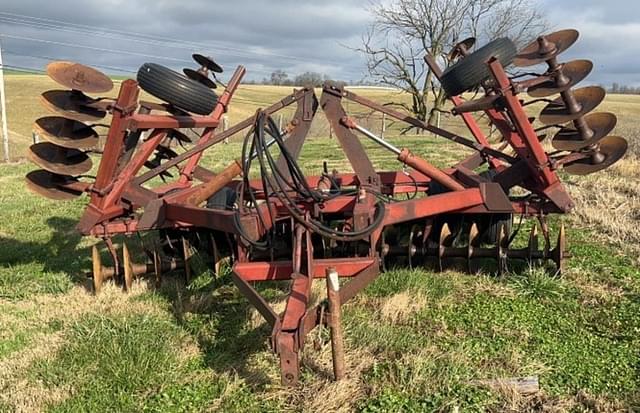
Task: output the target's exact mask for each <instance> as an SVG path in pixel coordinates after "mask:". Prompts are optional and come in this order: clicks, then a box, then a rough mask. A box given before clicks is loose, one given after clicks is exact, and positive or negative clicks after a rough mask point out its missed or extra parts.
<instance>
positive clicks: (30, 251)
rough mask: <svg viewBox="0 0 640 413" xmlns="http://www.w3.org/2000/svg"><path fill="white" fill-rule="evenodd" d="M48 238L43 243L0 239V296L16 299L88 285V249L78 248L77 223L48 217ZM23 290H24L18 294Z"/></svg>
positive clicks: (80, 238)
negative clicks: (73, 286)
mask: <svg viewBox="0 0 640 413" xmlns="http://www.w3.org/2000/svg"><path fill="white" fill-rule="evenodd" d="M46 222H47V225H48V226H49V227H50V228H51V237H50V239H49V240H48V241H46V242H37V241H23V240H18V239H14V238H7V237H2V236H0V273H1V274H2V277H0V278H2V280H0V281H2V282H0V284H1V286H0V287H1V289H2V292H1V293H0V295H3V296H8V297H17V296H22V295H25V294H28V293H29V292H62V291H66V289H67V288H68V287H69V286H70V285H71V284H81V285H83V286H85V287H86V286H87V278H86V276H85V272H86V271H87V270H88V268H89V267H90V251H89V247H83V248H79V244H80V241H81V240H82V236H81V235H80V234H79V233H78V232H77V231H76V230H75V225H76V223H77V220H74V219H69V218H64V217H50V218H48V219H47V221H46ZM21 289H24V291H20V290H21Z"/></svg>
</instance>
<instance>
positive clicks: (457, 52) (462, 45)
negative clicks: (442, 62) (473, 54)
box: [449, 37, 476, 60]
mask: <svg viewBox="0 0 640 413" xmlns="http://www.w3.org/2000/svg"><path fill="white" fill-rule="evenodd" d="M475 44H476V38H475V37H468V38H466V39H464V40H463V41H461V42H459V43H458V44H456V45H455V46H453V49H452V50H451V52H450V53H449V60H455V59H456V58H458V57H459V56H462V54H463V50H464V51H466V52H469V50H471V48H472V47H473V46H474V45H475Z"/></svg>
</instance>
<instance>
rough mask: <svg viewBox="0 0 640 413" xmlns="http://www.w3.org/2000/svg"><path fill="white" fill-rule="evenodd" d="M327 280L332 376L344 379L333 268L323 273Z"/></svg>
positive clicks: (335, 281) (335, 273) (338, 306)
mask: <svg viewBox="0 0 640 413" xmlns="http://www.w3.org/2000/svg"><path fill="white" fill-rule="evenodd" d="M325 276H326V278H327V299H328V302H329V327H330V328H331V354H332V356H333V374H334V375H335V378H336V380H341V379H342V378H344V370H345V368H344V339H343V337H342V316H341V308H340V306H341V303H340V279H339V278H338V272H337V271H336V269H335V268H333V267H329V268H327V270H326V272H325Z"/></svg>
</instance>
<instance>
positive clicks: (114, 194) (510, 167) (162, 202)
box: [78, 57, 573, 385]
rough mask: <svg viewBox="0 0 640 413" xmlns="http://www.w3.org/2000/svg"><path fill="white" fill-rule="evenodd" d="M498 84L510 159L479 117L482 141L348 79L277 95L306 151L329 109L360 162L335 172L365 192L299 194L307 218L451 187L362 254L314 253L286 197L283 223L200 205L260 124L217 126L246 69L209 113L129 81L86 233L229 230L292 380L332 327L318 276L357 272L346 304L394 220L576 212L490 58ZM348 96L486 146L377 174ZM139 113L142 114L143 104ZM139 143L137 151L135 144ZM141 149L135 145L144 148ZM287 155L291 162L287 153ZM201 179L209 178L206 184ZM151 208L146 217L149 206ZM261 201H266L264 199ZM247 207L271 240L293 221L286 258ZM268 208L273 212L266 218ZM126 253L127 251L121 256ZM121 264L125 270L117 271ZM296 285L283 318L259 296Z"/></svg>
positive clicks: (293, 138) (404, 153)
mask: <svg viewBox="0 0 640 413" xmlns="http://www.w3.org/2000/svg"><path fill="white" fill-rule="evenodd" d="M426 60H427V63H428V64H429V66H430V67H431V69H432V70H433V72H434V73H435V74H436V76H440V74H441V70H440V68H439V67H438V66H437V64H436V63H435V61H434V60H433V59H432V58H429V57H428V58H427V59H426ZM488 65H489V67H490V70H491V73H492V75H493V77H494V80H495V82H496V85H497V86H496V87H495V91H494V92H495V93H496V94H497V95H498V97H497V98H499V99H500V100H501V104H502V106H503V110H496V109H495V108H493V107H488V108H487V109H486V110H485V113H486V115H487V117H488V118H489V120H490V121H491V122H492V123H493V124H494V125H495V126H496V127H497V129H498V130H499V131H500V132H501V134H502V136H503V138H504V140H505V141H506V142H508V144H509V145H510V146H511V147H512V148H514V149H515V152H516V156H512V155H508V154H506V153H504V152H502V151H500V150H498V149H495V148H493V147H492V146H491V145H490V143H489V142H488V139H487V137H486V136H485V135H484V134H483V133H482V131H481V128H480V127H479V125H478V123H477V122H476V120H475V119H474V118H473V117H472V116H471V115H470V114H469V113H461V116H462V119H463V120H464V122H465V124H466V125H467V126H468V128H469V130H470V131H471V133H472V135H473V137H474V140H470V139H468V138H465V137H462V136H459V135H457V134H454V133H451V132H449V131H446V130H444V129H441V128H438V127H435V126H432V125H428V124H427V123H425V122H423V121H421V120H419V119H416V118H414V117H411V116H408V115H406V114H403V113H399V112H397V111H395V110H393V109H391V108H389V107H387V106H383V105H380V104H378V103H376V102H373V101H371V100H369V99H366V98H364V97H362V96H359V95H357V94H355V93H353V92H351V91H348V90H346V89H345V88H344V87H342V86H341V85H339V84H336V83H332V82H327V83H325V85H324V86H323V89H322V96H321V97H320V99H319V100H318V99H317V98H316V96H315V93H314V91H313V89H307V88H305V89H300V90H296V91H294V93H292V94H291V95H289V96H287V97H285V98H283V99H282V100H280V101H279V102H277V103H275V104H273V105H271V106H269V107H267V108H265V109H263V110H262V111H263V112H264V113H266V114H267V115H273V114H275V113H277V112H278V111H279V110H281V109H283V108H285V107H288V106H291V105H293V104H296V105H297V110H296V113H295V115H294V118H293V120H292V121H291V123H290V124H289V125H288V126H287V128H286V133H287V136H288V139H287V141H286V146H287V148H288V149H289V151H290V152H291V153H292V154H293V156H294V157H297V156H298V154H299V153H300V150H301V148H302V146H303V144H304V141H305V138H306V136H307V134H308V132H309V128H310V125H311V121H312V120H313V119H314V117H315V115H316V111H317V108H318V107H320V108H321V109H322V111H323V112H324V114H325V115H326V117H327V119H328V121H329V123H330V125H331V128H332V130H333V131H334V132H335V136H336V137H337V140H338V142H339V144H340V146H341V147H342V150H343V151H344V153H345V155H346V157H347V160H348V161H349V163H350V164H351V166H352V168H353V173H347V174H337V175H335V176H334V178H335V180H336V181H337V182H339V183H340V185H343V186H354V187H357V188H359V189H360V192H359V195H358V196H353V195H343V196H337V197H335V198H333V199H331V200H328V201H326V202H324V203H323V204H322V205H316V204H314V203H310V202H308V201H307V200H304V199H300V200H298V203H299V205H298V206H299V208H301V209H302V210H304V211H305V212H306V214H308V215H309V216H312V215H313V216H317V215H318V214H319V213H322V214H334V215H338V216H341V217H344V219H345V220H346V221H348V222H349V225H351V226H352V228H355V229H358V228H363V227H366V226H367V225H368V224H369V223H370V222H372V220H373V213H374V212H373V211H374V209H375V208H374V204H375V201H376V200H375V197H374V196H373V195H372V191H369V189H371V190H375V191H377V192H380V193H383V194H388V195H397V194H402V193H410V192H411V191H414V190H415V191H421V192H424V191H427V190H428V189H429V188H430V186H431V185H432V184H433V183H434V182H438V183H440V184H441V185H443V186H444V187H445V188H447V191H446V192H445V193H441V194H438V195H431V196H427V197H424V198H418V199H413V200H407V201H403V202H395V203H389V204H385V206H384V219H383V221H382V224H381V225H380V226H379V228H377V229H376V230H375V231H373V232H372V233H371V234H370V235H369V236H367V237H366V238H365V239H364V240H363V242H364V244H365V245H366V248H365V251H364V252H363V253H362V254H361V255H360V256H358V257H351V258H349V257H347V258H321V257H318V256H317V255H318V254H315V253H314V245H313V242H312V233H311V231H310V230H309V229H308V228H306V227H305V226H303V225H301V224H300V223H298V222H296V221H295V220H293V219H292V218H291V216H290V214H289V213H288V211H287V209H286V208H284V206H283V205H282V204H281V203H280V201H278V199H276V198H268V197H266V196H265V195H264V191H263V195H262V196H263V199H265V200H267V201H268V202H269V204H270V205H271V206H272V207H273V210H274V211H275V217H274V219H273V221H264V220H259V219H258V217H257V211H256V210H255V209H254V210H252V209H246V208H240V210H239V211H237V212H236V211H226V210H217V209H207V208H202V207H200V206H199V204H200V201H202V200H204V199H206V198H207V197H208V196H210V195H212V194H213V193H215V192H217V190H219V189H221V188H222V187H224V186H228V187H232V188H234V187H235V186H236V185H237V180H234V178H236V177H237V176H238V175H239V174H241V173H242V169H241V166H240V164H239V163H238V162H237V161H234V163H232V164H231V165H230V166H229V167H228V169H225V171H223V173H220V174H215V173H214V172H212V171H209V170H208V169H206V168H204V167H202V166H200V165H199V162H200V160H201V158H202V155H203V153H204V151H205V150H207V149H208V148H211V147H212V146H214V145H216V144H218V143H220V142H222V141H223V140H224V139H226V138H228V137H230V136H232V135H234V134H236V133H238V132H240V131H242V130H245V129H247V128H250V127H251V126H253V125H254V123H255V120H256V116H257V114H256V115H254V116H252V117H249V118H247V119H245V120H243V121H241V122H239V123H238V124H236V125H234V126H232V127H231V128H229V129H228V130H226V131H224V132H220V133H218V132H217V131H216V128H217V127H218V125H219V124H220V119H221V116H222V115H223V114H224V113H225V112H226V111H227V108H228V105H229V104H230V101H231V100H232V97H233V95H234V93H235V91H236V90H237V87H238V86H239V84H240V82H241V80H242V77H243V75H244V73H245V70H244V68H243V67H241V66H240V67H238V68H237V69H236V71H235V73H234V75H233V77H232V79H231V80H230V82H229V84H228V86H227V87H226V89H225V91H224V93H223V94H222V96H220V98H219V100H218V103H217V105H216V107H215V109H214V111H213V113H212V114H211V115H209V116H173V115H156V114H151V113H150V106H153V105H146V106H145V105H144V103H141V104H139V103H138V95H139V88H138V86H137V84H136V82H135V81H133V80H127V81H125V82H123V83H122V86H121V89H120V92H119V95H118V98H117V100H116V103H115V105H114V106H113V111H112V113H113V119H112V123H111V128H110V130H109V135H108V137H107V141H106V146H105V149H104V154H103V161H102V162H101V164H100V167H99V170H98V174H97V177H96V181H95V184H94V185H92V186H91V187H90V188H88V189H87V190H88V191H89V192H90V193H91V201H90V203H89V206H88V207H87V209H86V211H85V213H84V215H83V217H82V219H81V220H80V223H79V224H78V228H79V230H80V231H81V232H82V233H84V234H91V235H94V236H97V237H101V238H104V239H105V240H107V241H109V242H110V238H111V237H112V236H113V235H115V234H130V233H134V232H138V231H146V230H154V229H163V228H184V229H190V228H205V229H209V230H213V231H220V232H224V233H227V234H231V235H233V236H234V237H235V239H236V249H237V251H235V255H236V261H235V263H234V265H233V269H232V270H233V276H232V278H233V281H234V283H235V284H236V286H237V287H238V289H239V291H240V292H241V293H242V294H243V295H244V296H245V297H247V299H248V300H249V301H250V302H251V304H252V305H253V306H255V307H256V309H257V310H258V311H259V312H260V314H261V315H262V316H263V317H264V318H265V319H266V320H267V322H268V323H269V325H270V326H271V329H272V333H271V344H272V347H273V350H274V351H275V352H276V353H277V354H278V355H279V358H280V366H281V371H282V381H283V383H284V384H286V385H294V384H295V383H296V382H297V380H298V376H299V353H300V351H301V350H302V348H303V347H304V344H305V340H306V337H307V335H308V334H309V333H310V332H311V331H312V330H313V329H314V328H316V327H317V326H319V325H321V324H326V319H324V318H323V317H322V314H323V312H324V311H326V309H323V304H320V305H318V306H316V307H313V308H309V307H308V305H309V302H310V289H311V285H312V281H313V279H314V278H322V277H325V274H326V273H327V271H328V270H329V269H331V270H332V271H333V270H335V271H337V273H338V274H339V275H340V277H345V278H350V281H349V282H348V283H346V285H344V286H343V288H342V289H341V290H340V292H339V298H340V302H341V303H345V302H347V301H348V300H349V299H351V298H352V297H354V296H355V295H356V294H357V293H358V292H359V291H361V290H362V289H363V288H365V287H366V286H367V285H368V284H369V283H370V282H372V281H373V280H374V279H375V278H376V277H377V276H378V275H379V274H380V268H381V248H380V239H381V235H382V230H383V228H384V227H387V226H391V225H395V224H401V223H409V222H414V221H416V220H422V221H425V220H427V221H428V220H429V219H431V218H433V217H435V216H438V215H441V214H448V213H454V212H455V213H461V214H466V213H472V214H479V213H480V214H481V213H504V212H509V213H519V214H526V215H530V216H542V215H546V214H548V213H561V212H566V211H568V210H570V209H571V208H572V207H573V203H572V201H571V199H570V197H569V196H568V194H567V193H566V191H565V190H564V188H563V186H562V184H561V183H560V181H559V179H558V176H557V174H556V172H555V171H554V169H553V164H552V162H550V159H549V157H548V156H547V154H546V153H545V151H544V149H543V148H542V146H541V144H540V142H539V140H538V136H537V134H536V132H535V130H534V129H533V127H532V126H531V123H530V122H529V120H528V118H527V116H526V114H525V112H524V109H523V107H522V104H521V103H520V101H519V100H518V98H517V93H518V90H517V88H515V87H514V86H513V84H512V83H511V81H510V80H509V78H508V77H507V75H506V73H505V72H504V69H503V68H502V67H501V66H500V63H499V62H497V61H496V60H493V61H491V62H489V63H488ZM451 99H452V101H453V103H454V104H455V105H456V106H460V105H462V104H463V102H462V100H461V99H460V97H452V98H451ZM344 100H348V101H352V102H355V103H358V104H360V105H363V106H365V107H367V108H370V109H372V110H374V111H377V112H381V113H384V114H386V115H387V116H389V117H391V118H394V119H397V120H399V121H402V122H405V123H407V124H409V125H412V126H414V127H417V128H420V129H422V130H425V131H428V132H431V133H433V134H435V135H438V136H440V137H443V138H445V139H448V140H450V141H453V142H456V143H458V144H462V145H464V146H466V147H468V148H471V149H473V150H475V151H476V152H477V153H476V154H474V155H472V156H470V157H468V158H467V159H465V160H463V161H461V162H459V163H458V164H457V165H455V166H454V167H451V168H447V169H439V168H436V167H435V166H433V165H432V164H430V163H429V162H428V161H426V160H425V159H422V158H419V157H417V156H415V155H413V154H412V153H411V152H410V151H409V150H408V149H402V150H401V151H399V153H398V160H399V161H400V162H402V163H403V164H405V165H408V166H410V167H411V168H412V169H413V170H412V171H411V172H409V173H407V174H405V173H403V172H393V171H392V172H378V171H376V170H375V168H374V167H373V165H372V163H371V161H370V160H369V158H368V156H367V154H366V151H365V149H364V147H363V145H362V144H361V143H360V141H359V139H358V137H357V135H356V132H357V131H358V125H357V122H356V121H355V120H354V119H352V118H350V117H349V116H348V113H347V112H346V111H345V109H344V107H343V101H344ZM139 107H140V109H139V110H138V112H137V113H136V109H138V108H139ZM186 127H189V128H204V129H203V132H202V135H201V138H200V140H199V142H198V143H197V144H195V146H193V147H192V148H191V149H189V150H187V151H185V152H184V153H182V154H180V155H178V156H177V157H175V158H173V159H171V160H169V161H167V162H165V163H163V164H161V165H160V166H158V167H156V168H154V169H152V170H150V171H148V172H146V173H142V174H139V172H140V170H141V168H142V166H143V165H144V162H145V161H146V160H147V159H148V158H149V156H150V155H151V154H152V153H153V152H154V150H155V149H156V148H157V147H158V145H160V143H161V142H162V141H163V139H164V138H165V136H166V134H167V132H168V130H169V129H174V128H176V129H178V128H186ZM143 131H150V132H149V136H148V137H147V138H146V139H145V140H144V141H143V142H140V143H139V144H138V142H139V140H140V136H141V132H143ZM137 144H138V146H137V149H135V148H136V145H137ZM134 149H135V150H134ZM485 161H486V162H487V163H488V164H489V165H490V167H491V168H493V169H495V170H496V171H498V175H497V176H496V178H495V179H494V180H493V181H491V180H488V179H486V178H482V177H481V176H479V175H478V174H476V173H475V172H473V169H475V168H476V167H478V166H479V165H480V164H482V163H483V162H485ZM280 162H284V161H283V160H282V159H281V160H279V163H280ZM173 167H178V168H179V171H180V175H179V178H178V179H177V180H176V181H175V182H172V183H169V184H166V185H162V186H159V187H156V188H153V189H149V188H147V187H145V186H144V185H145V184H147V183H149V181H151V180H152V179H153V178H155V177H157V176H159V175H160V174H161V173H163V172H165V171H167V170H168V169H169V168H173ZM322 179H323V178H322V177H319V176H314V177H309V178H308V182H309V185H311V186H312V187H318V186H320V185H321V183H322ZM196 180H198V181H201V182H200V183H196ZM515 186H520V187H523V188H525V189H527V190H529V191H531V193H533V194H536V195H537V197H535V198H531V197H529V198H523V199H516V198H513V199H509V197H508V195H507V194H508V193H509V190H510V189H511V188H513V187H515ZM251 187H252V188H253V189H255V190H256V191H260V190H262V189H263V188H262V182H261V181H260V180H253V181H251ZM140 208H144V212H142V213H139V212H138V211H139V209H140ZM257 208H262V209H264V208H266V207H265V206H264V205H261V206H258V207H257ZM236 214H239V222H240V223H241V225H242V227H243V228H244V230H245V232H247V233H248V234H250V235H251V237H252V238H254V239H256V240H257V239H259V238H261V237H262V236H263V235H264V234H265V233H266V232H267V231H269V230H270V229H271V228H272V227H273V226H274V225H276V222H280V221H284V222H289V223H290V226H291V229H292V232H293V248H292V252H291V257H290V259H287V260H269V261H264V260H257V261H256V260H255V259H252V258H251V253H250V247H249V246H248V245H247V244H246V243H245V242H243V241H242V239H241V237H240V234H239V233H238V228H237V226H235V225H234V224H233V217H234V216H235V215H236ZM266 216H268V215H266ZM114 258H115V259H117V255H116V254H114ZM118 267H119V265H118V263H117V262H116V265H115V267H114V268H115V272H116V274H117V271H118ZM285 280H287V281H289V282H290V293H289V295H288V299H287V303H286V307H285V310H284V312H283V313H282V314H277V313H276V312H275V311H274V310H273V309H272V308H271V307H270V306H269V304H268V303H267V302H266V301H265V300H264V298H263V297H261V296H260V294H259V293H258V291H257V290H256V289H255V288H254V287H253V285H252V283H254V282H261V281H285Z"/></svg>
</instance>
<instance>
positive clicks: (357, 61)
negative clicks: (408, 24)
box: [0, 0, 640, 85]
mask: <svg viewBox="0 0 640 413" xmlns="http://www.w3.org/2000/svg"><path fill="white" fill-rule="evenodd" d="M367 4H369V2H368V0H322V1H317V0H305V1H300V0H298V1H296V0H280V1H277V2H274V1H261V0H235V1H229V0H217V1H210V0H182V1H176V0H159V1H155V2H148V1H134V0H129V1H122V0H58V1H56V2H42V1H35V0H21V1H14V0H0V11H2V12H7V13H16V14H22V15H28V16H35V17H39V18H43V19H54V20H60V21H65V22H70V23H74V24H80V25H86V26H90V27H97V28H108V29H111V30H119V31H125V32H135V33H139V34H141V35H146V36H152V37H153V38H154V39H157V38H164V39H166V40H162V39H160V40H161V41H160V42H158V41H157V40H153V41H150V40H151V39H149V40H146V41H145V40H141V37H140V36H135V37H132V38H131V39H130V40H123V39H122V38H121V36H116V35H113V34H110V35H104V36H102V37H100V36H97V35H92V34H90V33H85V34H80V35H79V34H76V33H72V32H70V30H76V29H75V28H74V27H75V26H73V27H58V28H59V29H62V30H48V29H47V27H46V25H47V24H55V25H56V26H59V24H56V23H53V22H51V21H46V20H40V21H38V22H39V24H40V26H41V27H39V28H38V27H29V26H26V25H24V24H20V21H19V20H20V18H18V17H11V16H8V15H0V33H3V34H8V35H13V36H17V37H30V38H37V39H46V40H48V41H51V42H58V43H70V44H74V45H77V47H68V46H63V45H60V44H53V43H42V42H33V41H27V40H20V39H15V38H7V37H5V38H2V46H3V49H4V50H6V51H7V53H6V54H5V56H4V58H5V63H6V64H8V65H14V66H27V67H40V68H41V67H43V66H44V65H45V63H46V60H43V59H39V58H37V57H28V56H46V57H52V58H62V59H70V60H77V61H80V62H84V63H87V64H95V65H103V66H108V67H116V68H124V69H126V70H128V71H135V70H136V69H137V67H138V66H140V64H142V63H143V62H145V61H157V62H159V63H163V64H166V65H169V66H171V67H174V68H176V69H179V68H181V67H184V66H191V63H190V58H189V55H190V54H191V53H192V52H206V53H208V54H211V55H213V56H214V57H215V58H216V59H217V60H219V61H220V62H221V63H222V64H223V66H225V67H226V69H227V70H228V71H230V70H232V69H233V67H234V66H235V65H237V64H244V65H245V66H247V67H248V69H249V78H252V79H260V78H262V77H265V76H268V74H269V73H270V72H271V71H273V70H275V69H283V70H285V71H287V72H288V73H290V74H296V73H300V72H303V71H306V70H313V71H318V72H322V73H326V74H328V75H331V76H333V77H334V78H340V79H345V80H358V79H360V78H362V77H363V76H364V72H363V70H364V61H363V59H362V57H361V56H359V55H357V54H356V53H354V52H353V51H352V50H350V49H348V48H346V47H344V46H343V45H351V46H356V45H358V44H359V42H360V36H361V34H362V33H363V32H364V31H365V28H366V26H367V24H368V22H369V19H370V16H369V14H368V12H367V10H366V6H367ZM542 7H543V8H544V10H545V12H546V14H547V16H548V19H549V22H550V25H551V26H552V29H554V30H555V29H560V28H567V27H573V28H576V29H578V30H580V32H581V38H580V40H579V41H578V43H577V44H576V45H575V46H574V47H573V48H572V49H570V50H569V51H568V52H566V54H565V55H563V56H562V59H563V60H569V59H574V58H588V59H591V60H593V61H594V62H595V69H594V73H593V74H592V75H591V76H590V78H589V82H591V83H602V84H610V83H612V82H614V81H618V82H621V83H627V84H634V85H640V76H639V74H640V41H639V40H640V19H638V17H637V16H639V15H640V2H630V1H621V0H610V1H607V2H602V1H597V0H586V1H580V0H563V1H557V0H542ZM63 30H68V31H63ZM93 31H94V32H99V30H97V29H96V30H93ZM95 34H98V33H95ZM170 39H179V40H183V41H186V42H187V43H197V44H185V43H173V44H169V45H168V44H166V43H167V42H169V41H170ZM80 46H88V47H94V48H101V49H113V50H124V51H129V52H132V53H142V54H146V55H150V56H153V57H146V56H136V55H131V54H123V53H113V52H109V51H99V50H91V49H86V48H82V47H80ZM169 46H172V47H169ZM25 55H27V56H25ZM112 71H113V70H112Z"/></svg>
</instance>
